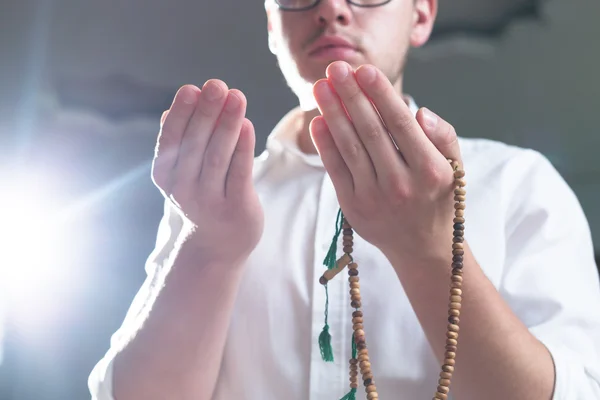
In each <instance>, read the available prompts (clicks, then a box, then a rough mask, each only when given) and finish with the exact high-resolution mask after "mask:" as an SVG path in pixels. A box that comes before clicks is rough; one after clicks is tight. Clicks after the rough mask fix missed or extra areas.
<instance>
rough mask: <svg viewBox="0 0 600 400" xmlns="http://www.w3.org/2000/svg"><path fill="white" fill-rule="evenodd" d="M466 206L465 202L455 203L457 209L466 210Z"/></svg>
mask: <svg viewBox="0 0 600 400" xmlns="http://www.w3.org/2000/svg"><path fill="white" fill-rule="evenodd" d="M466 207H467V206H466V205H465V203H454V209H455V210H464V209H465V208H466Z"/></svg>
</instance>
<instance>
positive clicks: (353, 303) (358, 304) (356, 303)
mask: <svg viewBox="0 0 600 400" xmlns="http://www.w3.org/2000/svg"><path fill="white" fill-rule="evenodd" d="M361 306H362V304H361V302H360V301H357V300H352V301H351V302H350V307H352V308H360V307H361Z"/></svg>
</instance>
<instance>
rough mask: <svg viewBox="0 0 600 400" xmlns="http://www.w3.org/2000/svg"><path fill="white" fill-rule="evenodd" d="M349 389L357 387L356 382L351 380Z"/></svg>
mask: <svg viewBox="0 0 600 400" xmlns="http://www.w3.org/2000/svg"><path fill="white" fill-rule="evenodd" d="M350 389H358V382H351V383H350Z"/></svg>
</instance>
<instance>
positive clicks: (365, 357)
mask: <svg viewBox="0 0 600 400" xmlns="http://www.w3.org/2000/svg"><path fill="white" fill-rule="evenodd" d="M358 361H359V362H360V361H369V355H368V354H361V355H360V356H358Z"/></svg>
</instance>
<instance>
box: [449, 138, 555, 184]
mask: <svg viewBox="0 0 600 400" xmlns="http://www.w3.org/2000/svg"><path fill="white" fill-rule="evenodd" d="M459 143H460V148H461V154H462V157H463V162H464V168H465V171H466V172H467V174H469V175H471V176H472V177H473V178H474V179H475V182H479V183H482V182H486V183H487V184H492V185H493V186H496V189H501V190H502V191H507V190H509V191H510V190H516V189H517V188H519V187H521V188H522V185H523V184H524V183H525V182H530V183H533V184H534V185H533V187H543V186H548V185H550V186H560V187H561V190H565V189H567V184H566V182H565V181H564V179H563V177H562V176H561V175H560V173H559V172H558V170H557V169H556V168H555V167H554V165H552V163H551V162H550V160H549V159H548V158H547V157H546V156H545V155H544V154H542V153H540V152H539V151H537V150H534V149H530V148H524V147H519V146H515V145H510V144H506V143H503V142H499V141H495V140H490V139H471V138H459ZM497 185H500V187H497ZM533 187H532V188H533Z"/></svg>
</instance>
